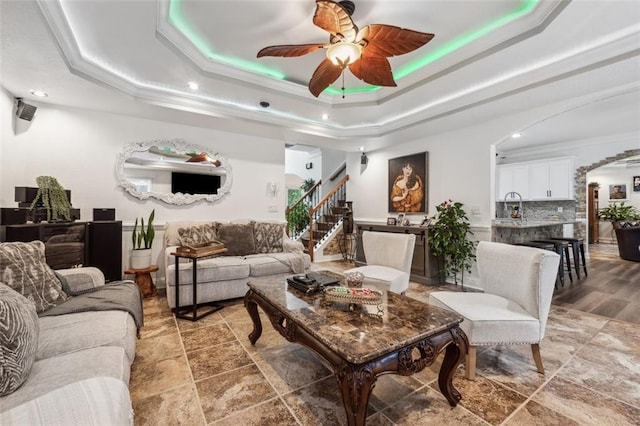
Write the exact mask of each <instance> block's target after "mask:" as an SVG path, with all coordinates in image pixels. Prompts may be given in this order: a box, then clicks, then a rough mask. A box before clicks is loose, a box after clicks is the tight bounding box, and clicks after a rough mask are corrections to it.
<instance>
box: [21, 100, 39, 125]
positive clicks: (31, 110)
mask: <svg viewBox="0 0 640 426" xmlns="http://www.w3.org/2000/svg"><path fill="white" fill-rule="evenodd" d="M37 109H38V107H35V106H33V105H29V104H26V103H24V102H22V99H20V98H17V99H16V116H17V117H18V118H21V119H23V120H27V121H31V120H33V116H34V115H36V110H37Z"/></svg>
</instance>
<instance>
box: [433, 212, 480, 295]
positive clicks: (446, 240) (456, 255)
mask: <svg viewBox="0 0 640 426" xmlns="http://www.w3.org/2000/svg"><path fill="white" fill-rule="evenodd" d="M462 206H463V205H462V203H459V202H453V201H451V200H447V201H444V202H442V203H440V204H439V205H437V206H436V212H437V214H436V216H435V222H432V225H430V226H429V239H428V241H429V250H430V251H431V253H433V255H434V256H436V258H437V259H438V266H439V268H438V269H439V271H438V273H439V274H440V279H441V280H444V279H446V278H447V277H450V276H453V279H454V282H455V283H456V284H458V274H460V283H461V284H462V286H463V289H464V271H467V272H471V265H472V264H473V261H474V260H475V258H476V254H475V247H476V242H475V241H472V240H470V239H468V238H467V237H468V236H469V235H473V232H471V230H470V228H471V225H470V224H469V219H468V218H467V214H466V213H465V211H464V209H463V208H462Z"/></svg>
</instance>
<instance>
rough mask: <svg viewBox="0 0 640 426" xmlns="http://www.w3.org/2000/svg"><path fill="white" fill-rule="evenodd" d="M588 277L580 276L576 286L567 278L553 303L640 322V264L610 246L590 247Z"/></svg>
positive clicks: (613, 246)
mask: <svg viewBox="0 0 640 426" xmlns="http://www.w3.org/2000/svg"><path fill="white" fill-rule="evenodd" d="M589 254H590V257H589V259H587V271H588V273H589V275H588V276H586V277H585V276H584V274H581V278H580V279H579V280H578V279H576V276H575V271H574V276H573V283H571V282H570V281H569V280H568V279H565V285H564V287H561V288H559V289H556V291H555V294H554V297H553V302H552V303H553V304H554V305H556V306H563V307H567V308H572V309H576V310H579V311H583V312H589V313H593V314H597V315H601V316H604V317H607V318H613V319H618V320H622V321H628V322H633V323H636V324H639V323H640V263H638V262H631V261H628V260H622V259H620V257H619V256H618V248H617V246H616V245H611V244H591V245H589Z"/></svg>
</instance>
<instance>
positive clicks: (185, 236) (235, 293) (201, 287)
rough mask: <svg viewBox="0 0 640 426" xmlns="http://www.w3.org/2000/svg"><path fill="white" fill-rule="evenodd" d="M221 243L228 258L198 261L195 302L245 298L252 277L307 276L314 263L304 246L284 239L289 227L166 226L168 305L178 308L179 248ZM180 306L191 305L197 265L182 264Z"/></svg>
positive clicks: (209, 223)
mask: <svg viewBox="0 0 640 426" xmlns="http://www.w3.org/2000/svg"><path fill="white" fill-rule="evenodd" d="M207 241H220V242H223V243H224V244H225V247H226V248H227V249H228V250H229V251H228V252H227V253H225V254H224V255H220V256H215V257H211V258H206V259H199V260H198V262H197V265H198V266H197V278H196V279H197V298H198V300H197V303H205V302H216V301H220V300H226V299H233V298H237V297H242V296H244V295H245V293H246V292H247V290H248V288H247V281H248V280H249V279H250V277H263V276H269V275H277V274H286V273H291V274H293V273H304V272H306V271H308V269H309V268H310V267H311V258H310V256H309V255H308V254H306V253H304V246H303V245H302V243H300V242H298V241H293V240H291V239H290V238H289V237H288V236H287V234H286V224H285V223H281V222H265V221H250V220H246V221H234V222H217V221H203V220H200V221H186V222H184V221H183V222H167V224H166V225H165V234H164V273H165V280H166V285H167V300H168V302H169V306H170V307H171V308H174V307H175V270H176V266H175V257H174V256H172V255H171V253H174V252H175V251H176V249H177V247H178V246H181V245H190V244H198V243H204V242H207ZM179 265H180V266H179V282H180V286H179V289H180V290H179V291H180V295H179V297H180V306H188V305H192V304H193V294H192V282H193V279H192V272H193V269H192V268H193V263H192V262H191V261H190V260H187V259H181V262H180V263H179Z"/></svg>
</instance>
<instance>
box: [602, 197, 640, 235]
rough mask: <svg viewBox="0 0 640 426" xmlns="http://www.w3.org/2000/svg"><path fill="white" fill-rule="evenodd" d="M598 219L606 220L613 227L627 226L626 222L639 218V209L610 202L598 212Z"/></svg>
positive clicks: (622, 203)
mask: <svg viewBox="0 0 640 426" xmlns="http://www.w3.org/2000/svg"><path fill="white" fill-rule="evenodd" d="M598 217H599V218H600V219H604V220H608V221H609V222H611V224H612V225H613V229H618V228H622V227H625V226H629V225H628V224H627V222H632V221H636V220H640V211H638V209H637V208H636V207H635V206H630V205H625V204H624V201H623V202H621V203H620V204H618V203H611V204H609V205H608V206H607V207H605V208H603V209H601V210H600V211H599V212H598Z"/></svg>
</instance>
